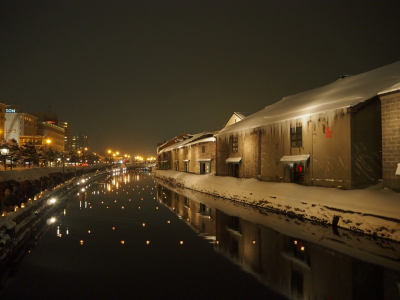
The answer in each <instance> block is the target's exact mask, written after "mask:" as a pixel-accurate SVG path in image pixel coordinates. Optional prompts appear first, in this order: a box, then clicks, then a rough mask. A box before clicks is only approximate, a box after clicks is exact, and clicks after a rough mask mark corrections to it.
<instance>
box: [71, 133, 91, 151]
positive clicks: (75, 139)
mask: <svg viewBox="0 0 400 300" xmlns="http://www.w3.org/2000/svg"><path fill="white" fill-rule="evenodd" d="M71 148H72V150H76V151H78V150H82V149H85V148H86V149H92V137H91V136H90V135H88V134H86V133H79V134H78V135H73V136H72V142H71Z"/></svg>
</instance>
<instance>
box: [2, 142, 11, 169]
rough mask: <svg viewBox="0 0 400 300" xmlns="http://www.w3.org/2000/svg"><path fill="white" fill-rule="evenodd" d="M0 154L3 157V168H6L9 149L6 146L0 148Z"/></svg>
mask: <svg viewBox="0 0 400 300" xmlns="http://www.w3.org/2000/svg"><path fill="white" fill-rule="evenodd" d="M0 151H1V155H2V156H3V157H4V170H7V155H8V152H9V151H10V150H9V149H8V148H7V147H6V146H5V147H4V148H2V149H0Z"/></svg>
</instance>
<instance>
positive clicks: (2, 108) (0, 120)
mask: <svg viewBox="0 0 400 300" xmlns="http://www.w3.org/2000/svg"><path fill="white" fill-rule="evenodd" d="M5 121H6V105H5V104H4V103H1V102H0V138H1V139H2V140H3V139H4V126H5V124H4V123H5Z"/></svg>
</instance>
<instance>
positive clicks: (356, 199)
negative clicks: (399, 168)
mask: <svg viewBox="0 0 400 300" xmlns="http://www.w3.org/2000/svg"><path fill="white" fill-rule="evenodd" d="M153 174H154V176H155V178H157V179H158V180H161V181H162V182H164V184H166V185H167V186H170V187H177V188H186V189H191V190H194V191H198V192H201V193H205V194H209V195H213V196H217V197H221V198H225V199H228V200H231V201H235V202H241V203H244V204H247V205H252V206H257V207H260V208H264V209H267V210H270V211H274V212H277V213H280V214H283V215H285V216H288V217H295V218H299V219H305V220H310V221H312V222H314V223H317V224H324V225H329V226H333V227H340V228H345V229H349V230H352V231H354V232H358V233H360V234H368V235H372V236H376V237H382V238H385V239H391V240H394V241H397V242H400V219H399V218H400V196H399V194H398V193H395V192H393V191H391V190H388V189H383V188H382V187H381V186H380V185H378V186H375V187H373V188H369V189H362V190H339V189H333V188H324V187H313V186H302V185H298V184H294V183H276V182H264V181H259V180H256V179H243V178H233V177H222V176H214V175H213V174H208V175H194V174H188V173H184V172H178V171H172V170H167V171H165V170H155V171H154V172H153Z"/></svg>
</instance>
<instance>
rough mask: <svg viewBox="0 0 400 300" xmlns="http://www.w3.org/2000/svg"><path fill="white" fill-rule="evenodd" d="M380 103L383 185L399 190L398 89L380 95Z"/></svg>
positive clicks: (399, 114) (399, 113) (399, 132)
mask: <svg viewBox="0 0 400 300" xmlns="http://www.w3.org/2000/svg"><path fill="white" fill-rule="evenodd" d="M380 98H381V103H382V166H383V182H384V185H385V187H388V188H390V189H392V190H394V191H397V192H400V175H395V173H396V169H397V164H398V163H400V91H395V92H391V93H388V94H385V95H381V96H380Z"/></svg>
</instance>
